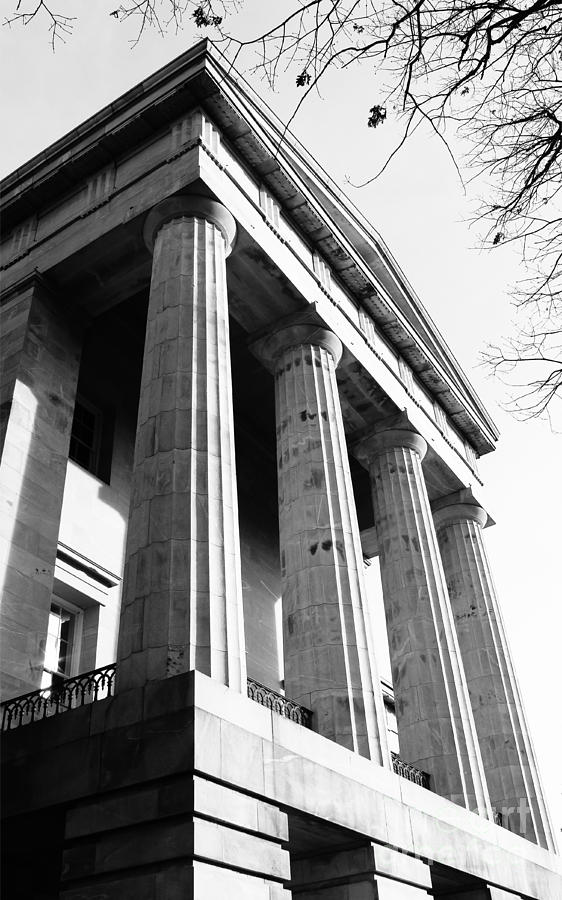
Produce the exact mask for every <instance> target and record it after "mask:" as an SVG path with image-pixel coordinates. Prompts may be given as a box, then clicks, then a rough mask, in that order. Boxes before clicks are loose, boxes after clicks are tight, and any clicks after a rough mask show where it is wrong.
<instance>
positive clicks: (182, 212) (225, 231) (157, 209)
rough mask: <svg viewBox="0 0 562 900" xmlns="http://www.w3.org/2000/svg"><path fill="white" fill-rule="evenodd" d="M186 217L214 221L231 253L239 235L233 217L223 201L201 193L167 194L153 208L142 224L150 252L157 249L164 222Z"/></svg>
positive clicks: (227, 249)
mask: <svg viewBox="0 0 562 900" xmlns="http://www.w3.org/2000/svg"><path fill="white" fill-rule="evenodd" d="M187 218H191V219H205V220H206V221H207V222H212V223H213V225H215V226H216V227H217V228H218V229H219V231H220V232H221V234H222V236H223V238H224V242H225V245H226V254H227V256H228V254H229V253H230V251H231V250H232V247H233V244H234V239H235V238H236V222H235V220H234V217H233V216H232V215H231V213H229V211H228V210H227V209H226V207H225V206H223V205H222V203H219V202H218V201H217V200H211V199H210V198H209V197H202V196H200V195H199V194H181V195H179V196H176V197H168V198H167V199H166V200H162V202H161V203H157V204H156V206H154V207H153V208H152V209H151V210H150V212H149V214H148V216H147V217H146V220H145V223H144V227H143V237H144V242H145V244H146V246H147V247H148V249H149V250H150V252H151V253H152V251H153V250H154V241H155V239H156V235H157V234H158V231H159V230H160V228H161V227H162V225H165V224H166V222H172V221H174V220H175V219H187Z"/></svg>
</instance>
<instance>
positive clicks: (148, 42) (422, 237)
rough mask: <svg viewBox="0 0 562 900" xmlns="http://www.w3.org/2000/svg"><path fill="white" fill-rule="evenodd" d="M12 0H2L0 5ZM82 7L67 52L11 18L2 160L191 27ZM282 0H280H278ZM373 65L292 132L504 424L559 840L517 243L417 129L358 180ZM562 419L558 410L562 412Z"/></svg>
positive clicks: (549, 655) (369, 132)
mask: <svg viewBox="0 0 562 900" xmlns="http://www.w3.org/2000/svg"><path fill="white" fill-rule="evenodd" d="M15 2H16V0H4V2H3V3H2V16H4V14H7V13H8V12H9V11H10V8H11V7H13V6H15ZM55 5H56V7H57V8H60V9H64V8H66V9H70V10H71V11H74V12H75V13H76V14H79V15H80V18H79V20H78V22H77V24H76V28H75V32H74V35H73V36H72V37H71V38H69V39H68V41H67V43H66V44H65V45H60V46H59V47H58V49H57V51H56V53H55V54H53V53H52V52H51V49H50V46H49V39H48V34H47V31H46V27H45V25H44V24H42V25H41V24H40V23H37V25H35V26H30V27H29V28H27V29H21V28H17V27H14V28H12V29H11V30H10V29H8V28H7V27H5V26H4V27H1V28H0V84H2V85H3V91H2V95H3V96H2V105H3V113H2V125H3V135H4V137H3V141H2V144H1V146H0V174H1V175H5V174H7V173H9V172H10V171H12V170H13V169H14V168H16V167H17V166H19V165H20V164H21V163H23V162H25V161H26V160H28V159H29V158H30V157H31V156H33V155H34V154H36V153H38V152H39V151H41V150H42V149H43V148H44V147H46V146H47V145H48V144H50V143H52V142H53V141H54V140H56V139H57V138H59V137H61V136H62V135H63V134H65V133H66V132H67V131H69V130H70V129H72V128H73V127H74V126H76V125H78V124H79V123H80V122H81V121H83V120H84V119H86V118H87V117H88V116H90V115H92V114H93V113H95V112H96V111H97V110H98V109H100V108H101V107H103V106H104V105H106V104H107V103H110V102H111V101H112V100H114V99H115V98H116V97H118V96H119V95H120V94H122V93H123V92H124V91H126V90H128V89H129V88H131V87H133V86H134V85H135V84H137V83H138V82H139V81H141V80H142V79H143V78H146V77H147V76H148V75H150V74H151V73H152V72H153V71H155V70H156V69H157V68H159V67H160V66H162V65H165V64H166V63H167V62H169V61H170V60H171V59H173V58H174V57H175V56H177V55H178V54H180V53H181V52H183V51H184V50H185V49H187V48H188V47H189V46H190V45H191V44H192V43H193V42H194V40H195V39H196V38H197V37H198V36H199V35H195V34H194V33H193V32H192V31H190V30H185V31H184V32H182V33H180V34H179V35H177V36H175V35H173V34H170V35H168V36H167V37H166V38H164V39H162V38H160V37H159V36H158V35H156V34H147V35H146V36H145V37H144V38H143V40H142V42H141V43H140V44H139V45H138V46H137V47H136V48H134V49H130V47H129V43H128V42H129V39H130V38H131V37H132V36H133V34H134V29H133V28H132V27H128V26H125V25H122V24H120V23H118V22H116V21H115V19H113V18H110V16H109V12H110V11H111V10H112V9H114V8H115V7H116V6H117V5H118V4H117V3H116V2H115V0H109V2H107V0H98V2H96V3H92V2H86V0H82V2H77V0H74V2H69V0H57V3H56V4H55ZM264 6H265V4H263V3H257V0H251V2H249V3H248V4H247V7H246V12H245V14H244V17H243V19H242V20H241V21H240V28H241V30H244V31H245V32H247V31H248V29H249V28H252V27H254V26H255V25H256V22H257V18H258V12H257V10H258V9H259V14H260V16H261V15H262V14H263V7H264ZM267 7H269V10H268V12H269V13H270V14H272V13H275V11H276V10H278V9H279V8H280V4H271V6H270V5H269V4H267ZM371 78H372V73H371V71H370V69H369V68H368V67H364V68H362V69H360V70H359V69H358V70H356V71H355V72H350V73H348V74H346V75H345V76H344V75H337V77H334V78H330V79H329V80H328V81H327V82H326V83H325V85H324V87H323V90H322V97H314V98H311V100H310V102H308V103H307V105H306V107H305V109H304V110H303V112H302V113H301V114H299V116H298V117H297V119H296V121H295V122H294V124H293V126H292V130H293V132H294V133H295V134H296V135H297V137H298V138H299V139H300V140H301V141H302V143H303V144H304V145H305V146H306V147H307V148H308V149H309V150H310V151H311V152H312V154H313V155H314V156H315V158H316V159H317V160H318V161H319V162H320V163H321V164H322V165H323V166H324V168H325V169H326V170H327V171H328V172H329V173H330V174H331V175H332V176H333V177H334V178H335V180H336V181H337V182H338V183H339V184H340V185H342V186H343V187H344V189H345V190H346V191H347V193H348V194H349V196H350V197H351V198H352V200H353V201H354V202H355V203H356V205H357V206H359V207H360V208H361V210H362V211H363V212H364V213H365V214H366V215H367V217H369V218H370V219H371V221H372V222H373V224H374V225H375V227H376V228H377V229H378V230H379V231H380V233H381V234H382V236H383V237H384V239H385V241H386V243H387V244H388V245H389V247H390V249H391V250H392V252H393V254H394V255H395V257H396V258H397V260H398V262H399V263H400V265H401V267H402V269H403V270H404V272H405V273H406V275H407V276H408V278H409V280H410V282H411V283H412V284H413V286H414V287H415V289H416V291H417V293H418V295H419V296H420V297H421V299H422V301H423V302H424V304H425V305H426V307H427V308H428V310H429V311H430V313H431V315H432V317H433V319H434V320H435V321H436V323H437V324H438V326H439V328H440V330H441V331H442V333H443V334H444V336H445V338H446V339H447V341H448V343H449V344H450V346H451V348H452V349H453V351H454V353H455V355H456V356H457V358H458V359H459V361H460V362H461V364H462V365H463V367H464V368H465V371H466V372H467V373H468V374H469V376H470V377H471V380H472V382H473V384H474V385H475V387H476V388H477V389H478V390H479V392H480V394H481V396H482V398H483V400H484V402H485V403H486V405H487V408H488V410H489V412H490V413H491V415H492V418H493V419H494V420H495V421H496V423H497V425H498V426H499V428H500V431H501V437H500V442H499V445H498V449H497V451H496V452H494V453H493V454H491V455H489V456H488V457H485V458H484V459H483V460H481V474H482V476H483V478H484V479H485V482H486V487H487V497H488V498H489V510H490V512H491V514H492V516H493V517H494V518H495V520H496V522H497V524H496V525H495V527H493V528H490V529H488V530H487V532H486V537H487V546H488V549H489V553H490V556H491V560H492V566H493V569H494V573H495V578H496V584H497V587H498V592H499V595H500V601H501V604H502V609H503V613H504V619H505V622H506V628H507V632H508V637H509V639H510V645H511V648H512V653H513V657H514V660H515V668H516V671H517V672H518V675H519V682H520V686H521V689H522V693H523V698H524V702H525V705H526V709H527V715H528V719H529V722H530V728H531V733H532V734H533V736H534V740H535V747H536V750H537V754H538V758H539V764H540V766H541V771H542V774H543V781H544V783H545V789H546V794H547V798H548V800H549V803H550V808H551V812H552V815H553V818H554V819H555V829H556V832H557V833H558V841H559V843H560V830H561V827H562V792H561V780H560V771H561V767H560V747H561V746H562V726H561V713H560V710H561V709H562V704H561V701H560V693H561V687H562V685H561V678H560V656H561V654H562V647H561V637H562V611H561V610H562V603H561V600H562V596H561V593H562V590H561V562H560V560H561V557H562V541H561V539H560V535H561V527H560V526H561V509H562V487H561V480H562V479H561V474H560V461H561V458H562V438H561V437H560V434H555V433H553V432H552V431H551V429H550V427H549V425H548V424H547V423H544V422H526V423H518V422H515V421H514V420H513V419H512V418H511V417H510V416H508V415H507V414H506V413H505V412H503V411H502V408H501V406H502V404H504V403H505V402H506V400H507V398H508V394H507V391H506V388H505V387H504V386H503V385H502V384H501V382H499V381H498V380H496V379H493V378H487V377H486V374H487V373H486V372H485V370H484V369H482V368H481V367H479V365H478V364H479V352H480V351H481V350H482V349H483V348H484V347H485V344H486V342H487V341H492V342H493V341H494V340H496V339H499V338H500V337H501V336H502V335H504V334H506V333H509V330H510V327H511V319H512V311H511V310H510V307H509V302H508V298H507V293H506V292H507V289H508V288H509V285H510V284H511V283H512V282H513V281H514V280H515V278H516V275H517V257H516V256H515V255H514V253H513V252H512V251H511V250H510V249H509V248H500V249H499V250H498V252H494V253H493V254H488V253H485V252H483V251H479V250H477V249H474V248H475V247H476V246H477V235H476V233H472V232H471V231H469V228H468V226H467V224H466V220H467V218H468V216H469V214H470V207H469V202H468V200H467V198H466V196H465V195H464V193H463V190H462V188H461V186H460V184H459V180H458V177H457V175H456V173H455V170H454V168H453V166H452V165H451V163H450V161H449V159H448V157H447V155H446V154H445V152H444V150H443V148H442V146H441V145H440V143H439V142H438V141H436V140H435V139H432V138H430V137H429V136H428V135H426V136H420V138H419V139H417V140H416V142H415V143H414V144H412V145H411V146H410V147H409V148H408V150H407V151H404V152H403V153H402V154H401V155H400V156H399V157H398V159H397V160H396V161H395V162H394V164H393V165H392V166H391V168H390V169H389V170H388V172H387V174H385V176H383V178H381V179H380V180H379V181H378V182H377V183H376V184H374V185H372V186H370V187H367V188H363V189H359V190H357V189H354V188H352V187H351V186H350V185H349V184H347V185H346V179H348V178H349V179H350V181H351V182H354V183H358V182H361V181H363V180H364V179H365V178H367V177H369V176H370V175H372V174H373V172H374V171H375V167H376V163H377V161H380V160H382V159H383V158H384V153H385V150H386V149H388V146H389V143H390V139H391V138H392V124H388V125H385V126H384V128H379V129H377V130H373V129H368V128H367V127H366V126H365V120H366V118H367V113H368V109H369V107H370V106H372V105H373V103H375V102H376V101H377V99H378V98H377V97H373V96H372V87H371ZM252 83H253V85H254V87H256V88H257V89H258V90H259V91H260V93H261V95H262V97H263V98H264V99H265V100H266V101H267V102H268V103H269V105H270V106H271V107H272V108H273V109H274V110H275V111H276V112H277V113H278V114H279V115H280V116H282V117H285V118H286V117H287V116H288V115H289V113H290V112H291V111H292V107H293V105H294V102H295V100H296V99H297V96H298V95H297V94H296V91H295V90H294V87H293V86H294V73H291V74H290V75H287V76H286V77H282V78H281V80H280V82H279V85H278V92H277V93H276V94H270V93H269V92H268V90H267V88H266V86H265V85H264V84H262V83H259V82H256V81H255V80H252ZM559 426H560V427H561V428H562V423H559Z"/></svg>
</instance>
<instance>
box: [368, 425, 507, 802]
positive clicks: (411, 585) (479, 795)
mask: <svg viewBox="0 0 562 900" xmlns="http://www.w3.org/2000/svg"><path fill="white" fill-rule="evenodd" d="M426 449H427V445H426V443H425V441H424V440H423V438H422V437H421V436H420V435H419V434H416V433H414V432H412V431H408V430H405V429H403V428H393V429H390V430H385V431H381V432H379V433H378V434H376V435H374V436H372V437H368V438H366V439H364V440H363V441H362V442H361V443H360V445H359V446H358V448H357V449H356V454H357V456H358V458H359V459H360V460H361V461H362V462H363V463H364V464H365V465H366V466H367V468H368V469H369V472H370V475H371V482H372V490H373V505H374V510H375V524H376V530H377V538H378V544H379V548H380V562H381V576H382V584H383V595H384V605H385V613H386V620H387V628H388V639H389V646H390V659H391V665H392V678H393V683H394V694H395V698H396V717H397V722H398V741H399V746H400V755H401V757H402V758H403V759H404V760H405V761H406V762H409V763H411V764H413V765H415V766H417V767H418V768H420V769H423V770H424V771H425V772H428V773H429V774H430V775H431V779H432V788H433V789H434V790H435V791H436V792H437V793H438V794H441V795H442V796H443V797H448V798H449V799H450V800H453V801H454V802H455V803H458V804H460V805H461V806H466V807H467V808H469V809H473V810H478V812H480V814H481V815H484V816H486V817H490V815H491V810H490V805H489V800H488V797H487V791H486V786H485V780H484V774H483V767H482V760H481V756H480V751H479V748H478V742H477V739H476V732H475V729H474V721H473V719H472V711H471V708H470V701H469V697H468V690H467V687H466V681H465V678H464V674H463V671H462V664H461V661H460V658H459V651H458V644H457V640H456V635H455V628H454V624H453V617H452V613H451V607H450V603H449V597H448V595H447V588H446V585H445V577H444V575H443V569H442V566H441V560H440V557H439V549H438V546H437V537H436V535H435V529H434V527H433V520H432V517H431V510H430V507H429V499H428V496H427V489H426V486H425V481H424V476H423V471H422V459H423V456H424V454H425V452H426Z"/></svg>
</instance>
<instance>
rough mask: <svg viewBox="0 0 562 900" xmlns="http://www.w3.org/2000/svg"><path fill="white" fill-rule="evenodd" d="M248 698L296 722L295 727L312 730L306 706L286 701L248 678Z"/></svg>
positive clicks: (275, 692)
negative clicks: (300, 726) (299, 726)
mask: <svg viewBox="0 0 562 900" xmlns="http://www.w3.org/2000/svg"><path fill="white" fill-rule="evenodd" d="M248 697H249V698H250V700H255V702H256V703H260V704H261V706H265V707H266V709H271V710H272V712H275V713H278V714H279V715H280V716H284V717H285V718H286V719H290V720H291V722H296V723H297V725H304V727H305V728H312V713H311V711H310V710H309V709H307V708H306V706H300V704H298V703H295V701H294V700H288V699H287V697H283V695H282V694H278V693H277V691H273V690H272V689H271V688H268V687H265V685H263V684H260V683H259V681H254V679H253V678H248Z"/></svg>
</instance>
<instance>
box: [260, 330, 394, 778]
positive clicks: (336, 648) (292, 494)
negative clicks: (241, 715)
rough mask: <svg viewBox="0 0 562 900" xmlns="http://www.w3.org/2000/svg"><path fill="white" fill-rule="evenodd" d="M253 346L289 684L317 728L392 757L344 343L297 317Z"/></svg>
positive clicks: (382, 758)
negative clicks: (262, 366)
mask: <svg viewBox="0 0 562 900" xmlns="http://www.w3.org/2000/svg"><path fill="white" fill-rule="evenodd" d="M253 349H254V351H255V352H256V355H258V356H259V357H260V358H261V359H262V360H264V361H265V362H266V364H268V365H269V366H270V368H272V371H273V372H274V377H275V398H276V418H277V456H278V483H279V524H280V551H281V574H282V583H283V641H284V657H285V691H286V694H287V696H288V697H290V698H292V699H294V700H297V701H298V702H299V703H302V704H303V705H304V706H307V707H309V708H310V709H312V710H313V712H314V726H313V727H314V728H315V729H316V730H317V731H319V732H320V733H321V734H323V735H325V736H326V737H329V738H330V739H331V740H334V741H336V742H337V743H339V744H342V745H343V746H345V747H348V748H349V749H352V750H355V751H356V752H358V753H360V754H362V755H363V756H367V757H370V758H371V759H373V760H375V761H376V762H378V763H382V764H384V765H389V753H388V749H387V743H386V729H385V725H384V721H385V719H384V709H383V703H382V694H381V690H380V680H379V678H378V675H377V673H376V667H375V664H374V656H373V652H372V648H371V647H370V646H369V642H370V633H369V628H368V627H367V625H366V611H365V587H364V580H363V555H362V552H361V544H360V539H359V529H358V525H357V517H356V512H355V504H354V499H353V489H352V485H351V475H350V470H349V460H348V455H347V447H346V441H345V435H344V429H343V421H342V415H341V409H340V403H339V397H338V388H337V384H336V375H335V370H336V366H337V364H338V362H339V359H340V356H341V352H342V348H341V343H340V341H339V340H338V338H337V337H336V336H335V335H333V334H332V333H331V332H329V331H327V330H325V329H323V328H321V327H318V326H317V325H315V324H306V323H298V322H297V323H296V324H291V325H287V326H286V327H284V328H281V329H280V330H279V331H277V332H276V333H275V334H273V335H272V336H269V337H268V338H266V339H262V340H261V341H259V342H258V343H257V344H254V348H253Z"/></svg>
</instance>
